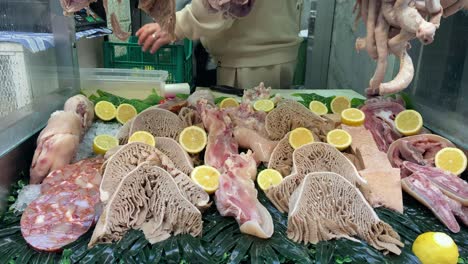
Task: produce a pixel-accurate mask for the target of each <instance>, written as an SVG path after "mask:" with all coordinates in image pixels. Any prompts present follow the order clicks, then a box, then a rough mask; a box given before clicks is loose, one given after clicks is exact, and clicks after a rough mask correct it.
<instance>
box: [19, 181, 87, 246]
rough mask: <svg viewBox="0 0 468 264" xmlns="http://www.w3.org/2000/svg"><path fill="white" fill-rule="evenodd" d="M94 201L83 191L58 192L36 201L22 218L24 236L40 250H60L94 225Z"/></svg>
mask: <svg viewBox="0 0 468 264" xmlns="http://www.w3.org/2000/svg"><path fill="white" fill-rule="evenodd" d="M93 203H94V201H92V198H90V197H88V196H85V195H83V194H82V193H81V192H75V191H62V190H61V189H57V190H56V191H55V192H49V193H47V194H45V195H42V196H41V197H39V198H38V199H36V200H35V201H33V202H32V203H31V204H30V205H29V206H28V207H27V208H26V210H25V211H24V213H23V215H22V217H21V233H22V234H23V237H24V239H25V240H26V242H27V243H28V244H29V245H31V246H32V247H33V248H35V249H37V250H43V251H58V250H60V249H61V248H62V247H64V246H66V245H68V244H69V243H71V242H73V241H75V240H77V239H78V238H79V237H80V236H81V235H83V234H84V233H86V232H87V231H88V229H89V228H90V227H91V226H92V225H93V223H94V219H95V208H94V207H93V206H92V204H93Z"/></svg>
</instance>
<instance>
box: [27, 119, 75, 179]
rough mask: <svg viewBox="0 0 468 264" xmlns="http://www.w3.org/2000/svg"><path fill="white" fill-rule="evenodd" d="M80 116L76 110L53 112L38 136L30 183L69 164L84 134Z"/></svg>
mask: <svg viewBox="0 0 468 264" xmlns="http://www.w3.org/2000/svg"><path fill="white" fill-rule="evenodd" d="M82 131H83V129H82V126H81V119H80V117H79V116H78V115H77V114H76V113H74V112H65V111H57V112H54V113H52V115H51V116H50V119H49V121H48V122H47V126H46V127H45V128H44V129H43V130H42V132H41V133H40V134H39V137H38V138H37V147H36V151H35V152H34V157H33V161H32V164H31V169H30V176H31V179H30V183H31V184H38V183H41V182H42V180H43V179H44V177H45V176H46V175H47V174H48V173H49V172H50V171H53V170H56V169H59V168H62V167H63V166H65V165H67V164H69V163H70V162H71V160H72V159H73V157H74V156H75V154H76V152H77V150H78V146H79V142H80V138H81V136H82V134H83V132H82Z"/></svg>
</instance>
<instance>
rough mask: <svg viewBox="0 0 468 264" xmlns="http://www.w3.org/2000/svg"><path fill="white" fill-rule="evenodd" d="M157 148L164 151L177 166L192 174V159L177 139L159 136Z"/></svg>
mask: <svg viewBox="0 0 468 264" xmlns="http://www.w3.org/2000/svg"><path fill="white" fill-rule="evenodd" d="M156 148H157V149H158V150H160V151H161V152H162V153H164V154H165V155H166V156H167V157H168V158H169V159H170V160H171V161H172V162H173V163H174V166H175V167H177V168H178V169H179V170H181V171H182V172H183V173H185V174H187V175H190V173H191V172H192V170H193V162H192V159H191V158H190V156H189V155H188V154H187V152H186V151H185V150H184V149H183V148H182V146H180V144H179V143H177V141H175V140H174V139H172V138H167V137H157V138H156Z"/></svg>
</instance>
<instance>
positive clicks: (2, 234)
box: [0, 225, 21, 238]
mask: <svg viewBox="0 0 468 264" xmlns="http://www.w3.org/2000/svg"><path fill="white" fill-rule="evenodd" d="M19 232H21V227H20V226H18V225H14V226H11V227H8V228H5V229H1V230H0V238H2V237H6V236H11V235H13V234H17V233H19Z"/></svg>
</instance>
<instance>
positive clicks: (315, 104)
mask: <svg viewBox="0 0 468 264" xmlns="http://www.w3.org/2000/svg"><path fill="white" fill-rule="evenodd" d="M309 109H310V111H312V112H314V113H315V114H317V115H325V114H328V108H327V106H326V105H325V104H324V103H322V102H320V101H311V102H310V104H309Z"/></svg>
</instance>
